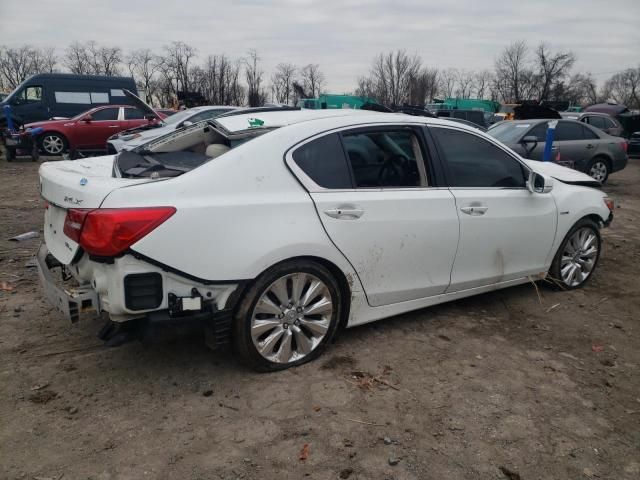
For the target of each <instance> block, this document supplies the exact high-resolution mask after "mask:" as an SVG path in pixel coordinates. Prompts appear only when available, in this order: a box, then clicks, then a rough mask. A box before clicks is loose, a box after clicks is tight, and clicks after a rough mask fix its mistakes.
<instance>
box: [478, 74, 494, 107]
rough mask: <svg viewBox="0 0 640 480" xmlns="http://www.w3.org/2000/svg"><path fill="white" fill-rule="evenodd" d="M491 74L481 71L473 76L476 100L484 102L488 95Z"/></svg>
mask: <svg viewBox="0 0 640 480" xmlns="http://www.w3.org/2000/svg"><path fill="white" fill-rule="evenodd" d="M492 77H493V76H492V74H491V72H490V71H489V70H482V71H480V72H477V73H476V74H475V84H476V98H479V99H481V100H484V98H485V96H488V95H489V90H490V86H491V80H492Z"/></svg>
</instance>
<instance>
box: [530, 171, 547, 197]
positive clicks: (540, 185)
mask: <svg viewBox="0 0 640 480" xmlns="http://www.w3.org/2000/svg"><path fill="white" fill-rule="evenodd" d="M527 189H528V190H529V191H530V192H531V193H549V192H550V191H551V190H553V178H551V177H547V176H546V175H542V174H540V173H537V172H534V171H533V170H532V171H531V172H529V180H527Z"/></svg>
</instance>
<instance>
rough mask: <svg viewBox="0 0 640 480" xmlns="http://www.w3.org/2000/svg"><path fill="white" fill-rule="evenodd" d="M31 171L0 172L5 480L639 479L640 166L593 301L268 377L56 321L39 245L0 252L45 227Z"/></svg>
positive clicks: (496, 319)
mask: <svg viewBox="0 0 640 480" xmlns="http://www.w3.org/2000/svg"><path fill="white" fill-rule="evenodd" d="M37 168H38V164H36V163H31V162H27V161H22V162H18V163H13V164H8V163H7V162H6V161H5V160H4V159H0V286H3V287H5V288H13V290H12V291H4V290H0V478H3V479H4V478H8V479H14V478H19V479H22V478H25V479H34V478H37V479H41V480H42V479H56V480H59V479H64V480H68V479H96V480H97V479H100V480H107V479H143V478H149V479H156V478H157V479H174V478H175V479H194V480H195V479H276V478H277V479H301V478H311V479H336V478H350V479H396V480H400V479H438V480H442V479H510V480H518V479H522V480H530V479H583V478H596V479H616V480H619V479H638V478H640V375H639V374H638V373H639V365H640V348H639V345H640V323H639V318H638V314H639V313H640V295H639V293H640V287H639V281H638V274H637V272H638V267H639V266H640V160H632V161H631V162H630V164H629V166H628V167H627V169H626V170H624V171H622V172H620V173H617V174H615V175H613V176H612V177H611V178H610V182H609V184H608V185H607V187H606V188H605V190H606V191H607V192H609V193H610V195H611V196H612V197H613V198H615V200H616V201H617V204H618V206H619V208H618V209H617V210H616V218H615V220H614V222H613V224H612V226H611V228H609V229H606V230H604V232H603V235H604V239H605V244H604V252H603V257H602V259H601V263H600V265H599V268H598V270H597V272H596V273H595V276H594V277H593V278H592V281H591V283H590V284H589V285H588V286H587V287H586V288H584V289H582V290H578V291H572V292H556V291H552V290H550V289H548V288H545V287H543V286H541V287H540V292H539V295H540V296H538V294H537V293H536V289H535V288H534V286H533V285H525V286H520V287H515V288H510V289H507V290H503V291H500V292H496V293H491V294H486V295H481V296H477V297H474V298H470V299H466V300H463V301H457V302H453V303H450V304H447V305H442V306H438V307H435V308H429V309H425V310H420V311H417V312H413V313H409V314H405V315H401V316H399V317H395V318H393V319H388V320H385V321H382V322H378V323H375V324H371V325H368V326H364V327H359V328H355V329H352V330H348V331H346V332H344V333H343V334H342V335H341V336H340V338H339V339H338V340H337V342H336V344H335V345H333V346H332V347H331V348H330V349H329V350H328V351H327V352H326V353H325V354H324V355H323V356H322V357H321V358H320V359H319V360H317V361H315V362H313V363H311V364H308V365H305V366H302V367H300V368H296V369H291V370H288V371H285V372H281V373H275V374H262V375H261V374H256V373H253V372H251V371H248V370H246V369H244V368H243V367H242V366H240V365H239V364H238V363H237V362H236V360H235V359H234V358H233V356H232V355H231V354H230V352H227V351H222V352H216V353H212V352H210V351H208V350H207V349H206V348H205V347H204V345H203V342H202V339H201V337H200V336H199V335H197V334H195V333H193V332H182V331H181V332H175V334H173V332H164V334H163V335H159V336H157V337H156V338H155V340H153V341H151V342H147V343H143V344H141V343H131V344H127V345H125V346H122V347H119V348H111V349H110V348H106V347H104V346H102V344H101V343H100V341H98V340H97V339H96V336H95V335H96V333H97V331H98V329H99V328H100V326H101V321H99V320H97V319H96V320H93V321H92V320H85V321H82V322H80V323H79V324H76V325H70V324H67V323H66V322H65V321H64V320H63V318H62V317H61V316H60V315H59V314H58V313H57V312H56V311H55V310H53V309H52V308H51V307H50V306H49V305H48V304H47V303H46V302H45V301H44V300H43V298H42V293H41V290H40V287H39V284H38V281H37V273H36V270H35V269H34V268H32V267H30V266H29V265H28V262H29V260H30V258H31V257H32V256H33V254H34V252H35V251H36V248H37V246H38V244H39V242H40V239H34V240H29V241H25V242H20V243H15V242H9V241H7V239H8V238H9V237H12V236H14V235H16V234H20V233H23V232H26V231H30V230H40V229H41V227H42V212H43V208H42V201H41V200H40V199H39V196H38V188H37V183H38V177H37ZM2 282H6V283H2ZM305 457H306V458H305Z"/></svg>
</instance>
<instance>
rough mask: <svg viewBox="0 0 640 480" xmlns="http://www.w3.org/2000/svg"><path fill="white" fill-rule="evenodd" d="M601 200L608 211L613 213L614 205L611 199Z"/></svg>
mask: <svg viewBox="0 0 640 480" xmlns="http://www.w3.org/2000/svg"><path fill="white" fill-rule="evenodd" d="M603 200H604V204H605V205H606V206H607V208H608V209H609V211H610V212H613V211H614V210H615V208H616V206H615V203H614V202H613V199H612V198H609V197H604V198H603Z"/></svg>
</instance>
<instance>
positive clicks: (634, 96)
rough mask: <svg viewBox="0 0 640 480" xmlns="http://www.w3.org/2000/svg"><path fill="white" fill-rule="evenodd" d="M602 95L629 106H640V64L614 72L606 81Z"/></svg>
mask: <svg viewBox="0 0 640 480" xmlns="http://www.w3.org/2000/svg"><path fill="white" fill-rule="evenodd" d="M602 95H603V97H604V98H605V99H611V100H614V101H615V102H617V103H621V104H624V105H626V106H627V107H629V108H640V98H639V96H640V66H639V67H638V68H629V69H627V70H624V71H622V72H618V73H616V74H614V75H613V76H612V77H611V78H610V79H608V80H607V81H606V82H605V84H604V86H603V89H602Z"/></svg>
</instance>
